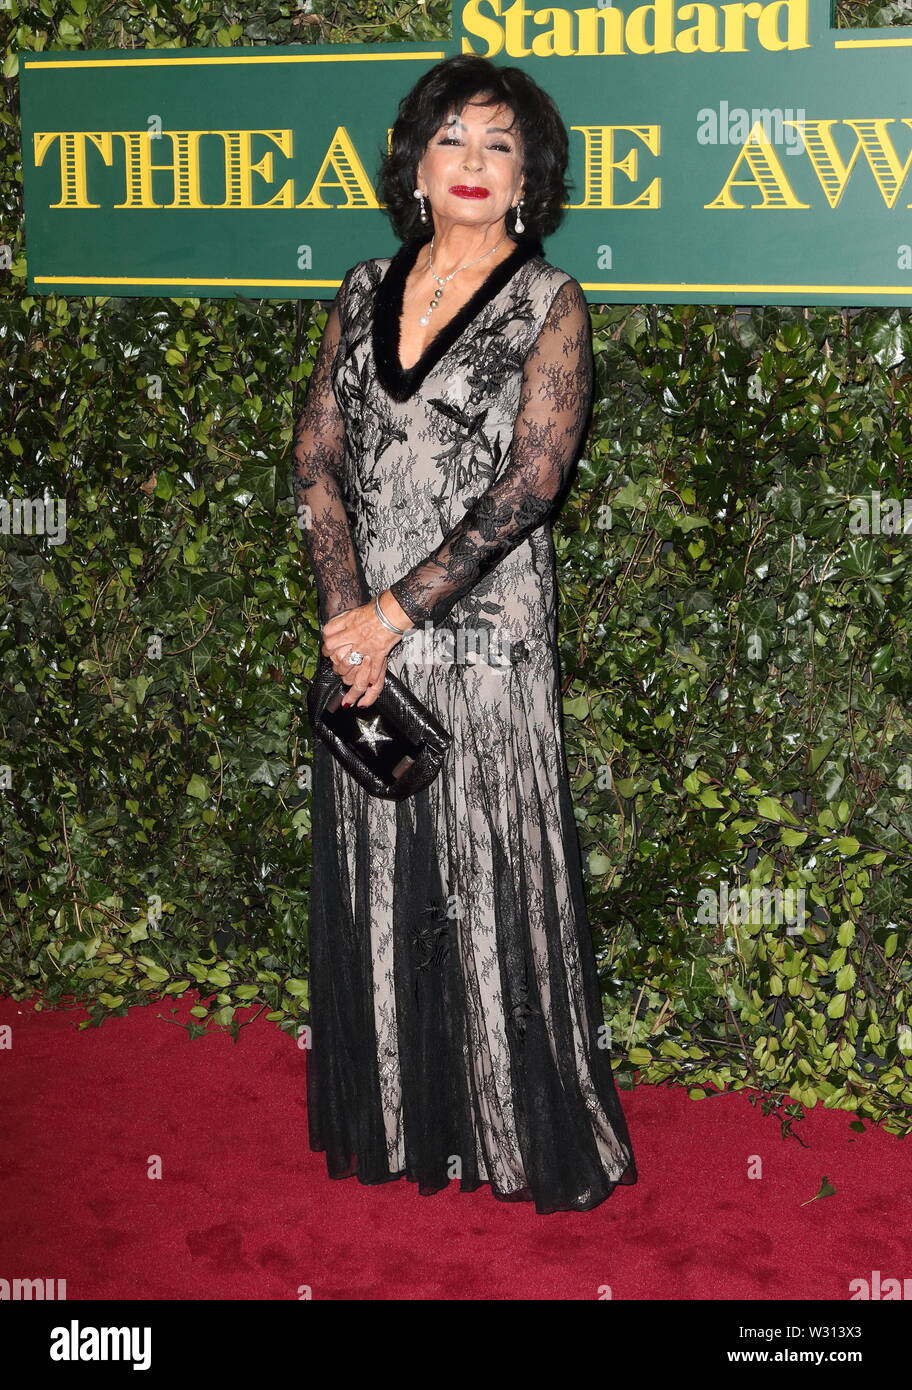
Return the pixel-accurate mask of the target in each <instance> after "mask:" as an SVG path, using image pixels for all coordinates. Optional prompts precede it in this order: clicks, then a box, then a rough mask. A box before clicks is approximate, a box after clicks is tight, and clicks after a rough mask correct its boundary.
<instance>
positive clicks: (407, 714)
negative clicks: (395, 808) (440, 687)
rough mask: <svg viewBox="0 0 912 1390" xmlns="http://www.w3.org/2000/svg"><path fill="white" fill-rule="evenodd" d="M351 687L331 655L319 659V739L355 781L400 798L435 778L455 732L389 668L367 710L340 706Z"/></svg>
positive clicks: (314, 686) (312, 695)
mask: <svg viewBox="0 0 912 1390" xmlns="http://www.w3.org/2000/svg"><path fill="white" fill-rule="evenodd" d="M348 689H349V687H348V686H347V685H346V684H345V683H344V681H343V680H342V678H341V676H337V675H336V673H335V671H334V670H333V666H332V662H331V661H330V660H329V658H328V657H326V656H323V657H321V658H320V662H319V665H318V666H317V671H316V674H315V676H314V678H313V680H312V681H311V683H310V691H309V693H308V696H307V712H308V714H309V715H310V723H311V727H312V728H313V731H314V735H315V737H316V738H319V739H320V740H321V741H322V742H323V743H325V744H326V746H327V747H328V748H329V749H330V751H331V752H332V753H333V754H334V755H335V757H336V758H337V759H338V761H339V762H340V763H341V764H342V766H343V767H344V768H345V770H346V771H347V772H349V773H350V774H351V776H352V777H354V779H355V781H356V782H359V783H360V785H361V786H362V787H363V788H364V790H365V791H367V792H370V794H371V796H379V797H381V798H382V799H383V800H385V801H402V800H404V798H405V797H407V796H413V795H414V793H415V792H418V791H421V789H422V788H423V787H426V786H427V785H428V784H429V783H430V782H433V780H434V778H435V777H436V776H437V774H438V772H439V771H440V767H441V764H442V762H443V758H444V754H445V753H446V751H447V749H448V747H449V746H450V742H451V735H450V734H448V733H447V731H446V729H444V728H443V727H442V725H441V724H440V723H439V721H438V720H437V719H435V717H434V715H433V714H431V712H430V710H429V709H427V708H426V707H425V706H424V705H423V704H422V703H421V701H420V700H418V699H416V698H415V696H414V695H413V694H412V692H411V691H410V690H409V689H408V688H407V687H406V686H405V685H403V684H402V682H401V681H400V680H397V678H396V677H395V676H393V675H391V674H390V673H389V672H387V674H386V678H385V679H384V682H383V689H382V690H381V691H380V694H379V695H378V696H377V698H376V700H375V701H374V703H373V704H372V705H368V706H367V708H366V709H359V708H358V706H357V705H348V706H343V705H342V697H343V695H345V693H346V691H347V690H348Z"/></svg>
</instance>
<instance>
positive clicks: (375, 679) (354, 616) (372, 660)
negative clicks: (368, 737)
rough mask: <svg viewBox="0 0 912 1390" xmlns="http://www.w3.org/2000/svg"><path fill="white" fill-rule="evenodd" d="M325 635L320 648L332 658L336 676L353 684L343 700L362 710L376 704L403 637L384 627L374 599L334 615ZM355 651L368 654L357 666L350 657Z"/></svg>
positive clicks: (326, 625)
mask: <svg viewBox="0 0 912 1390" xmlns="http://www.w3.org/2000/svg"><path fill="white" fill-rule="evenodd" d="M322 636H323V644H322V646H321V648H320V650H321V651H322V653H323V655H324V656H328V657H329V658H330V660H331V661H332V665H333V670H334V671H335V672H336V675H338V676H341V677H342V680H343V681H344V682H345V684H346V685H348V686H351V687H352V688H351V690H350V691H349V693H348V694H347V695H346V696H345V698H344V699H343V701H342V703H343V704H345V705H357V707H358V708H359V709H363V708H366V706H367V705H372V704H373V703H374V701H375V700H376V698H377V696H378V695H379V694H380V691H381V690H382V689H383V682H384V680H385V679H386V658H387V656H388V655H389V653H390V652H391V651H392V649H393V647H395V646H396V644H397V643H398V642H400V641H401V640H402V639H401V638H400V637H398V636H397V635H396V633H394V632H390V631H389V630H388V628H385V627H384V626H383V624H382V623H381V621H380V619H379V618H378V617H377V614H376V613H375V612H374V604H373V600H371V601H370V602H368V603H363V604H362V605H361V607H360V608H350V609H349V610H348V612H347V613H339V614H338V616H337V617H335V618H330V619H329V621H328V622H327V623H326V624H325V625H324V627H323V632H322ZM352 650H354V651H356V652H360V653H361V655H362V656H363V657H364V660H363V661H361V662H359V663H358V665H357V666H352V665H351V663H350V662H349V661H348V660H347V657H348V653H349V652H350V651H352Z"/></svg>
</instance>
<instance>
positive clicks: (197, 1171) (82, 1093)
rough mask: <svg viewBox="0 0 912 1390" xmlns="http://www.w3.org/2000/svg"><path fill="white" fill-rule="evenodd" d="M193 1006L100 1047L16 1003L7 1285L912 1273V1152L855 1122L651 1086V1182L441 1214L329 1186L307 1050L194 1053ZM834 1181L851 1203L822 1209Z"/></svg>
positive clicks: (470, 1290) (630, 1105) (462, 1284)
mask: <svg viewBox="0 0 912 1390" xmlns="http://www.w3.org/2000/svg"><path fill="white" fill-rule="evenodd" d="M193 1002H194V1001H193V1000H192V999H191V998H189V997H187V996H185V997H184V999H183V1000H182V1001H180V1003H179V1004H178V1005H177V1006H175V1005H174V1003H173V1001H170V1000H169V1001H166V1002H164V1003H162V1004H160V1005H153V1006H151V1007H148V1008H136V1009H133V1010H131V1012H130V1015H129V1017H128V1018H118V1019H109V1020H108V1021H107V1022H105V1023H104V1024H103V1025H102V1027H100V1028H91V1029H86V1030H84V1031H82V1032H79V1031H77V1030H76V1028H75V1026H74V1024H75V1022H76V1021H78V1020H79V1019H80V1018H83V1017H85V1015H84V1013H83V1011H82V1010H74V1011H70V1012H63V1011H51V1010H47V1011H41V1012H38V1013H36V1012H35V1010H34V1008H33V1006H32V1004H31V1003H28V1002H26V1003H20V1004H17V1003H14V1002H13V1001H11V1000H9V999H4V1000H0V1024H4V1023H6V1024H11V1025H12V1028H13V1044H12V1048H11V1049H10V1050H8V1051H2V1050H0V1075H2V1088H0V1131H2V1141H0V1143H2V1149H0V1211H2V1216H0V1277H2V1278H5V1279H13V1278H40V1277H43V1278H46V1279H51V1278H53V1279H66V1281H67V1289H66V1293H67V1297H68V1299H71V1300H75V1299H109V1298H110V1299H188V1298H189V1299H217V1300H221V1299H232V1298H240V1299H297V1298H300V1297H301V1296H302V1294H301V1293H300V1292H299V1289H300V1288H301V1286H308V1287H309V1288H310V1290H311V1296H312V1297H313V1298H314V1299H324V1300H325V1299H393V1300H400V1299H402V1300H408V1299H446V1300H448V1301H452V1300H454V1299H504V1300H522V1299H561V1300H566V1299H598V1298H599V1297H605V1296H607V1295H606V1294H605V1292H604V1290H605V1288H606V1286H608V1287H610V1289H611V1296H613V1297H614V1298H616V1299H625V1300H635V1299H653V1298H660V1299H675V1300H676V1299H736V1298H748V1299H776V1298H797V1299H837V1300H845V1299H848V1298H849V1297H850V1289H849V1282H850V1281H851V1280H853V1279H859V1278H863V1279H871V1277H872V1272H873V1271H874V1270H879V1271H880V1278H881V1279H886V1278H888V1277H893V1278H899V1279H901V1278H902V1277H903V1276H904V1275H906V1276H908V1275H909V1274H910V1273H912V1267H910V1266H912V1261H910V1237H909V1232H910V1229H912V1221H910V1215H912V1144H910V1143H907V1142H904V1141H903V1140H901V1139H897V1138H896V1137H895V1136H893V1135H891V1134H887V1133H884V1132H881V1131H878V1130H875V1129H869V1130H868V1131H867V1132H866V1133H864V1134H857V1133H854V1132H853V1131H852V1130H850V1129H849V1122H850V1120H851V1118H852V1117H851V1116H850V1115H848V1114H847V1113H845V1112H842V1111H826V1110H823V1109H822V1108H821V1107H820V1106H817V1107H816V1108H815V1109H814V1110H812V1111H811V1112H809V1113H808V1115H807V1117H806V1119H804V1120H803V1121H800V1122H798V1123H797V1124H796V1125H795V1129H796V1130H797V1132H798V1133H799V1135H800V1136H801V1139H802V1140H803V1141H804V1144H805V1145H807V1147H802V1145H801V1144H799V1143H798V1142H797V1141H795V1140H794V1139H787V1140H782V1139H781V1138H780V1130H779V1124H778V1122H777V1121H776V1120H775V1119H771V1118H764V1117H763V1115H762V1114H761V1113H760V1109H759V1106H756V1107H755V1106H751V1105H750V1104H749V1103H748V1101H747V1099H746V1096H745V1095H744V1094H735V1093H733V1094H729V1095H724V1096H718V1097H715V1098H712V1099H707V1100H704V1101H692V1100H690V1099H689V1098H688V1096H687V1093H686V1091H685V1090H684V1089H683V1088H680V1087H650V1086H641V1087H639V1088H638V1089H637V1090H635V1091H624V1092H622V1093H621V1094H622V1102H623V1104H624V1107H625V1113H626V1115H627V1119H628V1123H629V1126H630V1132H631V1138H632V1140H633V1144H634V1149H635V1152H636V1158H637V1163H638V1166H639V1171H640V1181H639V1183H638V1184H637V1185H636V1186H635V1187H629V1188H618V1189H617V1190H616V1191H615V1192H614V1193H613V1194H612V1196H611V1197H609V1198H608V1200H607V1201H606V1202H604V1203H603V1204H602V1205H601V1206H600V1207H598V1208H596V1209H595V1210H594V1211H592V1212H580V1213H576V1212H568V1213H555V1214H553V1215H550V1216H539V1215H537V1214H536V1213H535V1211H534V1210H533V1209H532V1208H531V1207H530V1206H528V1205H526V1204H516V1205H511V1204H506V1203H500V1202H497V1201H495V1200H494V1199H493V1198H492V1197H491V1196H490V1194H489V1192H488V1189H487V1188H486V1187H482V1188H479V1190H478V1191H477V1192H474V1193H461V1192H460V1191H459V1190H458V1187H457V1186H456V1185H455V1184H454V1185H453V1186H451V1188H449V1189H448V1190H447V1191H445V1192H440V1193H437V1194H436V1195H435V1196H432V1197H421V1196H420V1195H419V1194H418V1191H417V1189H416V1188H415V1187H413V1186H412V1185H411V1184H409V1183H406V1182H405V1181H400V1182H393V1183H389V1184H387V1185H385V1186H382V1187H373V1188H368V1187H362V1186H361V1184H360V1183H358V1182H357V1180H356V1179H353V1178H349V1179H344V1180H340V1181H335V1182H333V1181H331V1180H330V1179H329V1178H327V1177H326V1174H325V1168H324V1160H323V1156H322V1154H313V1153H311V1152H310V1150H309V1149H308V1147H307V1135H306V1123H305V1121H306V1113H305V1107H304V1067H305V1058H304V1053H303V1052H302V1051H300V1050H298V1048H297V1047H296V1046H295V1044H294V1042H293V1041H292V1039H290V1038H289V1037H288V1036H287V1035H286V1034H284V1033H281V1032H279V1030H278V1029H277V1028H276V1027H275V1025H274V1024H271V1023H267V1022H265V1021H264V1020H263V1019H262V1018H260V1019H258V1020H257V1022H256V1023H255V1024H252V1025H251V1026H250V1027H249V1028H244V1029H242V1030H241V1034H240V1038H239V1041H238V1042H237V1043H234V1042H232V1040H231V1038H230V1037H229V1036H228V1035H227V1034H224V1033H222V1032H221V1031H217V1032H213V1033H212V1034H211V1035H210V1036H208V1037H205V1038H199V1039H197V1040H196V1041H194V1042H190V1041H189V1039H188V1037H187V1034H186V1033H185V1032H184V1031H183V1030H182V1029H181V1028H179V1027H176V1026H175V1024H174V1023H173V1022H166V1021H163V1020H164V1019H170V1018H172V1017H175V1016H176V1017H179V1018H181V1019H185V1018H186V1017H187V1010H188V1009H189V1007H190V1005H191V1004H192V1003H193ZM174 1007H176V1008H177V1010H178V1013H177V1015H172V1013H171V1010H172V1008H174ZM156 1155H158V1156H159V1157H160V1159H161V1172H162V1176H161V1179H160V1180H156V1179H150V1177H149V1176H148V1172H149V1168H150V1164H151V1163H153V1162H154V1156H156ZM752 1155H759V1157H760V1159H761V1160H762V1172H763V1176H762V1178H761V1179H759V1180H757V1179H751V1178H749V1177H748V1172H749V1164H750V1159H751V1156H752ZM824 1175H826V1176H827V1178H828V1179H829V1181H830V1183H831V1184H832V1185H833V1186H834V1187H835V1189H836V1193H835V1195H834V1196H830V1197H825V1198H820V1199H819V1200H817V1201H811V1202H810V1203H809V1204H808V1205H806V1206H803V1205H802V1203H803V1202H806V1201H807V1199H808V1198H812V1197H814V1194H815V1193H816V1192H817V1191H818V1190H819V1188H820V1183H821V1179H822V1178H823V1176H824Z"/></svg>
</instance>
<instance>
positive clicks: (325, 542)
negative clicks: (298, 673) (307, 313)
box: [291, 271, 370, 625]
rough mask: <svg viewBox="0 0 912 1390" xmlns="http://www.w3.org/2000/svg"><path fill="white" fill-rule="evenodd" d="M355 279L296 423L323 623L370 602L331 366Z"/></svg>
mask: <svg viewBox="0 0 912 1390" xmlns="http://www.w3.org/2000/svg"><path fill="white" fill-rule="evenodd" d="M350 276H351V271H349V272H348V274H347V275H346V276H345V278H344V280H343V281H342V284H341V286H340V287H339V291H338V294H337V295H336V298H335V300H334V302H333V306H332V309H331V310H330V312H329V316H328V318H327V320H326V327H325V329H324V330H323V337H322V339H321V342H320V347H319V349H318V351H317V357H316V361H315V363H314V367H313V371H312V372H311V375H310V381H309V382H308V387H307V397H306V400H305V404H304V410H303V413H302V414H301V416H300V418H299V420H298V421H297V423H296V425H295V431H294V449H293V455H292V456H293V459H294V462H293V465H292V470H291V484H292V491H293V494H294V499H295V511H296V513H297V515H298V518H299V526H300V528H301V531H302V533H303V536H304V543H305V546H306V549H307V553H308V557H309V559H310V563H311V566H312V567H313V571H314V575H315V578H316V583H317V606H318V609H319V614H320V623H321V625H322V624H324V623H327V622H328V621H329V619H330V618H334V617H336V615H337V614H338V613H342V612H344V610H345V609H347V608H357V607H358V605H359V604H362V603H366V602H367V600H368V599H369V598H370V590H369V589H368V586H367V583H366V580H365V578H364V572H363V570H362V568H361V561H360V559H359V556H358V552H357V550H356V549H355V544H354V541H353V539H352V534H351V527H350V525H349V520H348V514H347V512H346V507H345V497H344V492H343V486H342V455H343V444H344V439H345V430H344V425H343V421H342V416H341V415H340V413H339V407H338V404H337V402H336V398H335V395H334V394H333V389H332V364H333V358H334V357H335V355H336V348H337V347H338V345H339V337H340V333H341V314H342V312H344V304H345V294H346V292H347V289H348V284H349V279H350Z"/></svg>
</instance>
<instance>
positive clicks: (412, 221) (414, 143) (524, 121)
mask: <svg viewBox="0 0 912 1390" xmlns="http://www.w3.org/2000/svg"><path fill="white" fill-rule="evenodd" d="M480 98H484V102H483V104H484V105H492V106H498V105H501V104H502V105H504V106H507V107H509V109H510V110H511V111H512V113H513V122H514V129H518V131H519V135H520V138H521V140H522V156H523V174H524V178H525V183H524V190H523V196H522V208H521V216H522V222H523V231H522V232H519V233H518V232H517V231H516V230H515V224H516V209H515V208H509V209H508V211H507V214H506V230H507V231H508V232H509V234H510V236H512V237H513V238H515V240H516V241H520V242H522V241H535V242H537V241H539V240H540V239H541V238H542V237H545V236H548V235H550V233H551V232H553V231H555V230H556V229H557V227H558V226H559V224H560V221H561V218H562V216H563V208H562V204H563V203H565V202H566V200H567V185H566V183H565V182H564V174H565V171H566V168H567V158H568V143H569V142H568V139H567V129H566V127H565V125H564V123H563V121H562V120H561V118H560V115H559V113H558V110H557V107H556V106H555V104H554V102H553V101H552V100H551V98H550V97H549V96H548V94H547V92H545V91H543V90H542V88H541V87H539V85H538V83H537V82H533V80H532V78H531V77H529V76H528V75H527V74H526V73H524V72H523V71H522V70H521V69H520V68H506V67H498V66H497V64H495V63H492V62H491V61H490V60H489V59H488V58H482V57H480V56H479V55H478V54H474V53H458V54H456V56H455V57H453V58H446V59H444V61H443V62H442V63H437V64H435V66H434V67H432V68H430V69H429V70H428V71H427V72H426V73H424V74H423V76H422V77H421V78H420V79H419V80H418V81H417V82H416V83H415V85H414V87H413V88H412V89H411V91H410V92H408V93H407V94H406V95H405V96H404V97H403V98H402V100H401V101H400V103H399V114H398V116H397V117H396V123H395V125H394V126H393V130H392V136H391V140H390V148H389V153H388V154H386V155H385V157H384V158H383V160H382V163H381V165H380V172H379V174H378V176H377V194H378V197H379V199H380V202H381V203H385V204H386V208H385V211H386V213H387V215H388V216H389V219H390V221H391V222H392V224H393V230H394V231H395V233H396V235H397V236H398V237H399V238H400V239H401V240H402V241H408V240H410V239H411V238H412V237H419V236H420V237H423V238H427V237H429V236H430V234H431V233H430V222H427V223H425V222H422V221H421V210H420V206H419V203H418V200H417V199H416V197H415V181H416V178H417V172H416V171H417V168H418V161H419V160H420V159H421V156H422V155H423V154H424V151H425V148H426V146H427V143H428V141H429V140H430V139H431V137H432V136H433V135H434V134H435V133H436V132H437V131H438V130H439V129H440V127H441V126H442V125H443V123H444V121H445V120H446V118H447V116H448V114H449V113H450V112H451V111H455V112H457V113H458V112H460V111H461V110H462V108H463V107H464V106H465V105H466V104H467V103H470V102H474V101H479V99H480Z"/></svg>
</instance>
